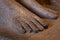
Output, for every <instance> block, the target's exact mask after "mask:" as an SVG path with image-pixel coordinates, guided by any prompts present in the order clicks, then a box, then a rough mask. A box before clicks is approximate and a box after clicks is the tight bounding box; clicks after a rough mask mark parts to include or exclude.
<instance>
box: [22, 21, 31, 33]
mask: <svg viewBox="0 0 60 40" xmlns="http://www.w3.org/2000/svg"><path fill="white" fill-rule="evenodd" d="M21 24H22V26H23V28H24V29H25V30H26V33H30V32H31V31H32V30H31V28H30V27H29V26H28V24H27V23H24V22H22V23H21Z"/></svg>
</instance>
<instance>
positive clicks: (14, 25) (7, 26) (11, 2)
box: [0, 0, 56, 40]
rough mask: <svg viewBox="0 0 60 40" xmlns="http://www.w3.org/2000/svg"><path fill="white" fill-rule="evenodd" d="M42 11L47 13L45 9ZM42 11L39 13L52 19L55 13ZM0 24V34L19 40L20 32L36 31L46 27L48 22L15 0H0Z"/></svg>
mask: <svg viewBox="0 0 60 40" xmlns="http://www.w3.org/2000/svg"><path fill="white" fill-rule="evenodd" d="M34 9H35V8H34ZM36 10H37V9H36ZM41 10H42V9H41ZM34 11H35V10H34ZM43 11H44V13H47V11H46V12H45V10H43ZM43 11H40V12H43ZM36 12H38V11H36ZM44 13H43V15H42V13H41V14H39V15H41V16H43V17H48V18H52V17H53V19H54V18H56V15H54V14H53V15H52V16H51V15H50V12H48V13H49V14H46V15H45V14H44ZM44 15H45V16H44ZM50 16H51V17H50ZM0 24H2V25H3V26H1V25H0V35H3V36H6V37H9V38H12V39H14V40H21V38H23V37H22V36H21V35H20V34H24V33H30V32H34V33H36V32H39V31H42V30H44V29H45V28H47V27H48V24H46V23H45V22H44V20H42V19H41V18H40V17H38V16H37V15H35V14H33V13H32V12H30V11H29V10H28V9H26V8H24V7H23V6H22V5H21V4H19V3H17V2H16V1H15V0H0ZM7 34H8V35H7Z"/></svg>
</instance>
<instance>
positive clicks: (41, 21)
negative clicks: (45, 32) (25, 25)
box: [34, 16, 48, 28]
mask: <svg viewBox="0 0 60 40" xmlns="http://www.w3.org/2000/svg"><path fill="white" fill-rule="evenodd" d="M34 19H35V20H36V22H38V23H39V24H41V25H42V26H43V27H44V28H48V24H47V23H46V22H44V21H43V20H42V19H41V18H39V17H37V16H36V17H34Z"/></svg>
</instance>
